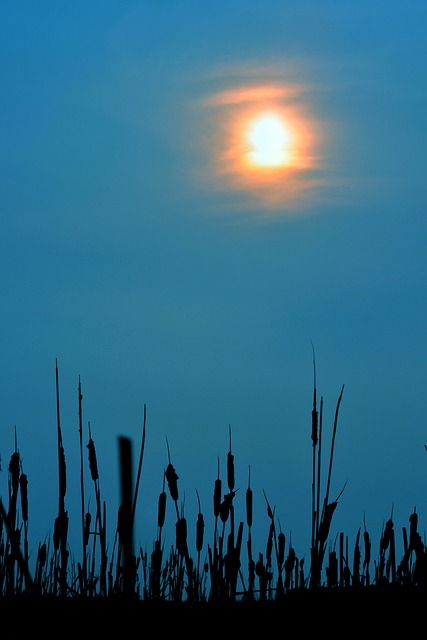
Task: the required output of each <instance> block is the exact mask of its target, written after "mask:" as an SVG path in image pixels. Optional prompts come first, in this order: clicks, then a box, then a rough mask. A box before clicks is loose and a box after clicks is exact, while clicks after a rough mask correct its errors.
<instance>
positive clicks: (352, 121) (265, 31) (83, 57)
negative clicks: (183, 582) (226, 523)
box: [0, 0, 427, 564]
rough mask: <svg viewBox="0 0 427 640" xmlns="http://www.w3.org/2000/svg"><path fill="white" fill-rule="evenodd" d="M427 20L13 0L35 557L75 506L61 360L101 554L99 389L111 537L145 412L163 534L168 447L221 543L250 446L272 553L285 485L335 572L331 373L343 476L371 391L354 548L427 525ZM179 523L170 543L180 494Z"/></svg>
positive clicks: (17, 270)
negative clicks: (63, 486)
mask: <svg viewBox="0 0 427 640" xmlns="http://www.w3.org/2000/svg"><path fill="white" fill-rule="evenodd" d="M426 27H427V6H426V4H425V3H424V2H421V1H413V0H405V1H403V0H400V1H398V0H387V1H382V0H380V1H375V2H372V1H370V2H367V1H365V0H362V1H361V2H358V3H356V4H355V3H354V2H349V1H347V0H340V1H337V0H334V1H333V0H324V1H323V2H322V3H319V2H317V1H314V0H313V1H306V0H302V1H298V2H292V1H289V2H286V1H284V0H282V1H280V2H279V1H276V0H263V1H262V2H259V1H254V0H245V2H241V1H240V0H235V1H228V2H225V1H223V0H218V1H216V2H212V3H201V2H197V1H195V0H182V1H180V2H171V1H170V0H156V2H152V1H139V2H136V1H133V0H124V1H123V0H120V2H119V1H114V0H102V2H100V1H99V0H92V1H91V2H89V3H88V2H82V1H80V0H73V1H70V0H55V1H52V0H40V1H39V2H37V3H35V2H29V1H22V0H17V1H16V2H13V3H11V2H9V3H3V5H2V8H1V20H0V59H1V73H2V82H1V89H0V91H1V101H0V113H1V118H0V135H1V147H0V149H1V151H0V180H1V188H0V211H1V215H0V231H1V232H0V269H1V277H0V295H1V300H2V304H1V310H0V320H1V357H0V389H1V391H0V452H1V459H2V473H1V474H0V486H1V487H2V488H1V493H2V495H3V500H4V501H6V498H7V495H8V494H7V491H8V489H7V486H8V485H7V481H8V464H9V460H10V456H11V455H12V453H13V451H14V449H15V436H16V439H17V446H18V449H19V452H20V455H21V460H22V469H23V471H24V472H25V473H26V474H27V477H28V496H29V536H30V540H32V545H33V548H34V549H36V548H37V546H38V544H39V542H42V541H44V540H46V539H48V537H49V536H51V534H52V530H53V523H54V519H55V517H56V515H57V511H58V479H57V478H58V462H57V405H56V381H55V373H56V364H57V365H58V379H59V398H60V424H61V431H62V441H63V446H64V451H65V457H66V462H67V495H66V499H65V505H66V508H67V510H68V513H69V518H70V525H69V540H70V544H71V545H72V548H73V553H75V555H76V556H77V557H78V555H79V553H80V551H81V537H80V531H81V522H80V509H81V505H80V500H81V496H80V443H79V414H78V383H79V380H80V382H81V387H82V395H83V400H82V416H83V419H82V422H83V428H84V435H83V440H84V443H87V442H88V440H89V430H90V433H91V436H92V438H93V441H94V444H95V447H96V453H97V459H98V467H99V481H100V492H101V497H102V499H103V501H105V504H106V509H107V517H108V522H109V525H108V531H107V537H109V539H110V540H111V541H112V540H113V537H114V533H115V527H116V520H117V508H118V504H119V500H120V489H119V455H118V441H119V438H120V437H121V436H124V437H126V438H129V439H130V440H131V443H132V452H133V459H134V464H133V475H134V477H136V470H137V465H138V458H139V452H140V447H141V438H142V426H143V416H144V407H145V409H146V438H145V448H144V457H143V465H142V471H141V477H140V484H139V497H138V507H137V514H136V523H135V531H134V540H135V544H136V545H137V546H138V548H139V547H141V548H144V549H146V550H148V551H149V552H150V551H151V548H152V544H153V542H154V539H155V536H156V530H157V529H156V526H157V500H158V495H159V493H160V492H161V490H162V488H163V474H164V470H165V468H166V466H167V464H168V461H169V459H168V447H169V454H170V460H171V462H172V464H173V466H174V467H175V469H176V472H177V474H178V477H179V480H178V488H179V492H180V505H181V508H182V511H183V513H184V515H185V517H186V518H187V522H188V532H189V538H190V541H191V537H192V536H194V532H195V523H196V518H197V512H198V496H199V498H200V506H201V510H202V512H203V514H204V519H205V523H206V543H205V544H207V543H209V544H212V538H211V537H210V536H211V534H210V527H211V525H212V523H213V490H214V481H215V479H216V478H217V477H218V474H219V476H220V477H221V478H222V482H223V487H224V490H225V491H227V481H226V461H227V452H228V451H229V447H230V435H231V446H232V452H233V454H234V462H235V474H236V496H235V499H234V504H235V511H236V520H237V521H240V520H241V521H244V522H245V523H246V519H245V518H246V516H245V500H244V498H245V495H244V494H245V491H246V488H247V486H248V481H249V476H250V484H251V488H252V490H253V493H254V529H253V539H254V549H255V551H256V552H258V551H259V552H261V553H264V552H265V543H266V539H267V534H268V527H269V519H268V517H267V509H266V498H267V499H268V502H269V504H270V505H271V507H272V508H274V513H275V517H276V524H277V526H278V527H280V528H281V529H282V530H283V532H284V533H285V536H286V538H287V541H288V543H289V544H292V546H293V547H294V548H295V550H296V553H297V555H298V556H299V557H300V558H302V557H305V558H306V564H307V563H308V561H309V560H308V559H309V547H310V532H311V529H310V527H311V499H312V456H313V447H312V441H311V410H312V403H313V387H314V381H315V382H316V389H317V400H318V408H319V406H320V399H322V402H323V419H322V424H323V426H322V433H323V436H322V453H323V454H324V460H325V462H324V463H323V466H322V472H323V477H322V492H324V486H325V480H326V469H327V465H328V460H329V453H330V447H331V439H332V432H333V425H334V416H335V410H336V407H337V402H338V398H339V396H340V393H341V390H342V388H343V395H342V399H341V402H340V406H339V417H338V422H337V430H336V438H335V443H334V454H333V470H332V480H331V488H330V498H331V499H335V498H337V497H338V496H340V497H339V500H338V506H337V509H336V512H335V514H334V517H333V521H332V526H331V540H332V544H333V543H334V540H336V536H337V535H338V533H339V532H344V534H345V535H346V536H348V539H349V542H350V545H351V544H353V543H354V540H355V536H356V534H357V531H358V530H359V529H363V528H364V527H365V526H366V529H367V530H368V532H369V533H370V534H371V538H372V546H373V548H372V553H373V555H374V556H375V554H376V553H377V551H378V548H379V536H380V533H381V530H382V528H383V526H384V523H385V522H386V520H388V519H389V518H390V517H392V519H393V521H394V523H395V530H396V535H397V544H399V543H400V539H401V529H402V527H409V516H410V515H411V513H412V512H413V510H414V509H416V511H417V513H418V514H419V529H420V531H421V532H424V530H425V527H426V525H427V504H426V490H425V487H426V483H427V453H426V449H425V446H424V445H425V443H427V424H426V419H425V416H426V409H427V404H426V393H425V384H426V380H427V364H426V363H427V340H426V327H427V301H426V295H425V294H426V284H427V257H426V251H425V240H426V234H427V220H426V196H427V181H426V166H427V121H426V114H427V83H426V78H427V40H426V38H425V32H426ZM266 114H267V115H268V116H269V117H270V118H273V117H274V118H275V120H270V131H271V127H272V128H273V129H272V130H273V133H272V134H271V135H270V134H268V131H267V133H266V131H265V129H264V131H263V130H262V128H261V129H259V128H258V130H257V129H256V123H257V122H258V123H259V118H260V117H261V116H263V115H264V116H265V115H266ZM275 127H276V128H275ZM281 127H282V128H281ZM283 127H284V128H283ZM268 135H270V139H269V144H270V147H269V148H267V150H265V148H264V149H263V148H262V145H261V143H259V144H258V143H256V140H257V139H258V140H259V139H260V137H261V138H263V140H264V141H265V139H266V137H267V138H268ZM257 136H258V137H257ZM277 140H279V141H280V144H279V146H278V147H277V144H278V143H277ZM276 143H277V144H276ZM257 144H258V146H257ZM260 145H261V146H260ZM275 145H276V146H275ZM267 147H268V145H267ZM271 153H273V155H274V153H276V154H278V156H277V157H278V160H277V162H275V161H271ZM257 154H261V156H262V157H264V160H262V157H261V159H260V157H259V156H258V159H257ZM262 154H264V156H263V155H262ZM265 154H267V155H265ZM268 154H270V156H269V155H268ZM314 364H315V374H316V375H315V376H314ZM84 457H85V464H86V466H85V468H84V473H85V478H86V481H87V496H88V501H89V504H88V508H89V509H91V510H93V509H94V506H95V503H94V497H93V495H92V497H91V498H89V496H91V489H90V487H91V481H90V474H89V469H88V465H87V463H86V461H87V451H86V449H85V450H84ZM343 489H344V490H343ZM342 490H343V492H342V493H341V491H342ZM340 494H341V495H340ZM322 495H323V494H322ZM90 500H92V502H90ZM167 523H168V526H170V531H169V533H168V535H167V537H166V541H165V546H166V547H167V546H168V544H170V545H173V544H174V543H175V540H174V524H175V516H174V510H173V504H172V502H171V500H169V502H168V507H167ZM245 535H246V532H245V533H244V536H245ZM190 547H191V542H190Z"/></svg>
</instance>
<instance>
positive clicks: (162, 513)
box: [157, 491, 167, 528]
mask: <svg viewBox="0 0 427 640" xmlns="http://www.w3.org/2000/svg"><path fill="white" fill-rule="evenodd" d="M166 498H167V495H166V491H162V492H161V494H160V495H159V502H158V508H157V525H158V526H159V527H160V528H162V527H163V525H164V524H165V517H166Z"/></svg>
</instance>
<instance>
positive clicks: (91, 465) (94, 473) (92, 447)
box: [87, 438, 99, 481]
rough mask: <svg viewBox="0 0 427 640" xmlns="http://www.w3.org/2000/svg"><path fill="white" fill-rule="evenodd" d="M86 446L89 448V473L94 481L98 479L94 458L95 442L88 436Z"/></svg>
mask: <svg viewBox="0 0 427 640" xmlns="http://www.w3.org/2000/svg"><path fill="white" fill-rule="evenodd" d="M87 448H88V449H89V469H90V474H91V476H92V480H93V481H95V480H98V478H99V474H98V462H97V459H96V451H95V443H94V441H93V440H92V438H89V443H88V445H87Z"/></svg>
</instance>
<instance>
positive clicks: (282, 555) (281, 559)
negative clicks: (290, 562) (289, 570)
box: [277, 531, 286, 567]
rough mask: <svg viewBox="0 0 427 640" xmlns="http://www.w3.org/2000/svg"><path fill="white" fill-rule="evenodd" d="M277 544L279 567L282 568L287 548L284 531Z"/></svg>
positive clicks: (278, 537) (280, 534)
mask: <svg viewBox="0 0 427 640" xmlns="http://www.w3.org/2000/svg"><path fill="white" fill-rule="evenodd" d="M277 543H278V552H277V560H278V563H279V566H280V567H281V566H282V565H283V562H284V559H285V546H286V538H285V534H284V533H283V531H281V532H280V533H279V535H278V536H277Z"/></svg>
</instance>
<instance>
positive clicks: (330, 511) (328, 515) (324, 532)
mask: <svg viewBox="0 0 427 640" xmlns="http://www.w3.org/2000/svg"><path fill="white" fill-rule="evenodd" d="M337 504H338V503H337V501H336V500H335V501H334V502H330V503H329V504H327V505H326V506H325V511H324V513H323V517H322V520H321V522H320V526H319V532H318V536H319V543H320V544H321V545H323V544H324V543H325V542H326V540H327V538H328V534H329V528H330V526H331V522H332V516H333V515H334V511H335V509H336V507H337Z"/></svg>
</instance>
